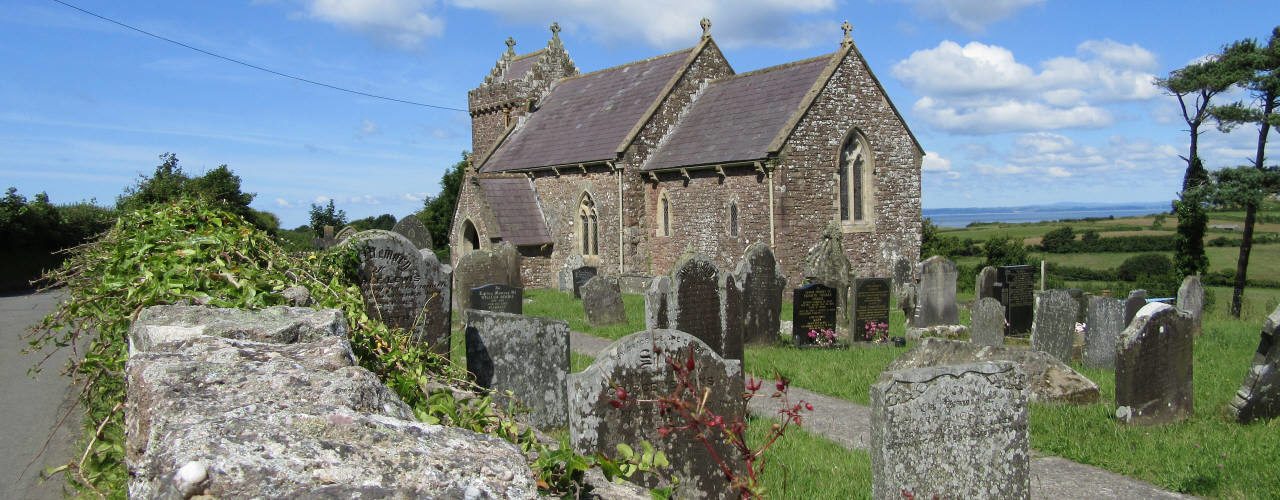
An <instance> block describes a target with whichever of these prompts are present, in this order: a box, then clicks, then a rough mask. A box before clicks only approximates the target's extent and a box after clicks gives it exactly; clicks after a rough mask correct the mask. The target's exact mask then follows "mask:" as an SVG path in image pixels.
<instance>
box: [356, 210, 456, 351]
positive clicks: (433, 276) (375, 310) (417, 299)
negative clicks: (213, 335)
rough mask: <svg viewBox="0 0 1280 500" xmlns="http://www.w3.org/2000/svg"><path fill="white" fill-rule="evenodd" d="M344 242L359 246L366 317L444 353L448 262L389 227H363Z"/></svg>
mask: <svg viewBox="0 0 1280 500" xmlns="http://www.w3.org/2000/svg"><path fill="white" fill-rule="evenodd" d="M344 244H347V245H352V244H354V245H359V246H358V248H359V249H360V250H359V253H360V269H359V272H358V276H359V281H360V294H361V295H362V296H363V297H364V304H365V311H366V312H367V313H368V314H369V316H370V317H374V318H378V319H380V320H382V322H383V323H386V325H387V326H389V327H392V328H401V329H405V330H408V331H411V332H413V338H414V340H415V341H417V342H422V343H425V344H427V345H428V346H430V347H431V350H432V351H434V352H436V353H438V354H442V355H445V356H448V355H449V336H450V335H449V328H450V322H451V317H450V314H451V309H450V300H449V296H450V288H449V281H450V280H449V266H447V265H442V264H440V262H439V261H437V260H436V256H435V254H433V253H431V252H421V251H419V250H418V249H417V248H414V246H413V244H412V243H410V242H409V240H407V239H405V238H404V236H400V235H399V234H396V233H393V232H391V231H381V230H376V229H375V230H370V231H362V232H359V233H356V234H355V235H353V236H351V237H350V238H348V239H347V241H346V242H345V243H344Z"/></svg>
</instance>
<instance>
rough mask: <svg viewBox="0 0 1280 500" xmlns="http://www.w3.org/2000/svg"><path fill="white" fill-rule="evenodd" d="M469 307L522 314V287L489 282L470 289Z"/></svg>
mask: <svg viewBox="0 0 1280 500" xmlns="http://www.w3.org/2000/svg"><path fill="white" fill-rule="evenodd" d="M470 304H471V309H478V310H481V311H493V312H504V313H508V314H524V289H521V288H516V287H513V286H507V285H503V284H500V283H490V284H488V285H485V286H481V287H476V288H472V289H471V301H470Z"/></svg>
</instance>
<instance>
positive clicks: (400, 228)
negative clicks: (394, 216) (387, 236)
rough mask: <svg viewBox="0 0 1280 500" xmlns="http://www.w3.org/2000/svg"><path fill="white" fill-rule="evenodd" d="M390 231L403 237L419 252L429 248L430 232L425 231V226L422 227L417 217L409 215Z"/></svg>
mask: <svg viewBox="0 0 1280 500" xmlns="http://www.w3.org/2000/svg"><path fill="white" fill-rule="evenodd" d="M391 230H392V231H395V232H397V233H400V234H402V235H404V237H405V238H408V239H409V241H411V242H413V244H414V245H415V246H417V247H418V249H419V250H421V249H424V248H431V231H428V230H427V226H425V225H423V224H422V220H421V219H418V217H417V216H413V215H409V216H406V217H405V218H403V219H400V221H399V222H396V225H395V227H393V228H392V229H391Z"/></svg>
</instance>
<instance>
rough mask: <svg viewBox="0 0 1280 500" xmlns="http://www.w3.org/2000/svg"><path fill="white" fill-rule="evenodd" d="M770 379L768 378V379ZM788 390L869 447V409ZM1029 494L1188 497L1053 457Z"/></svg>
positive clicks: (812, 418)
mask: <svg viewBox="0 0 1280 500" xmlns="http://www.w3.org/2000/svg"><path fill="white" fill-rule="evenodd" d="M611 343H612V342H611V341H609V340H606V339H602V338H599V337H594V336H591V335H588V334H585V333H580V332H571V334H570V338H569V347H570V348H571V349H573V350H574V351H575V352H577V353H579V354H583V355H587V356H595V355H596V354H597V353H599V352H600V351H602V350H604V348H606V347H608V346H609V344H611ZM766 380H767V378H766ZM787 392H788V395H789V397H790V398H791V400H792V401H798V400H804V401H807V402H809V403H811V404H813V411H812V412H806V413H805V415H804V429H805V430H806V431H808V432H811V433H814V434H817V435H820V436H822V437H825V438H827V439H829V440H831V441H833V442H835V443H837V444H839V445H841V446H844V447H845V448H848V449H851V450H863V451H866V450H867V448H869V447H870V445H871V411H870V409H869V408H867V407H866V406H862V405H860V404H857V403H852V402H849V401H846V400H843V399H838V398H833V397H830V396H824V395H822V394H818V393H815V392H812V391H806V390H804V389H801V388H799V387H792V388H791V389H790V390H789V391H787ZM748 409H749V410H750V411H751V413H752V414H754V415H756V416H760V417H773V416H774V415H776V414H777V412H778V404H777V402H776V401H773V400H771V399H769V398H753V399H752V400H751V401H750V402H749V403H748ZM1031 496H1032V497H1033V498H1053V499H1081V500H1085V499H1088V500H1092V499H1096V498H1186V497H1185V496H1184V495H1179V494H1177V493H1173V492H1169V491H1165V490H1162V489H1160V488H1157V487H1155V486H1153V485H1151V484H1149V483H1146V482H1144V481H1140V480H1137V479H1132V478H1129V477H1125V476H1121V475H1119V474H1116V473H1114V472H1110V471H1107V470H1103V469H1099V468H1097V467H1093V466H1091V465H1085V464H1080V463H1076V462H1072V461H1070V460H1067V459H1065V458H1059V457H1052V456H1039V455H1036V456H1033V457H1032V459H1031Z"/></svg>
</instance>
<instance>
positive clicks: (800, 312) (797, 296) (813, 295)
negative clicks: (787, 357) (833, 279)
mask: <svg viewBox="0 0 1280 500" xmlns="http://www.w3.org/2000/svg"><path fill="white" fill-rule="evenodd" d="M791 314H792V318H793V319H792V322H791V328H792V330H791V337H792V339H793V341H794V342H795V344H796V346H797V347H799V346H806V345H810V344H812V343H813V341H812V340H810V339H809V332H810V331H818V332H820V331H822V330H832V331H834V330H835V329H836V289H835V288H831V287H829V286H826V285H819V284H817V283H812V284H808V285H805V286H802V287H800V288H797V289H795V290H793V291H792V292H791Z"/></svg>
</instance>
